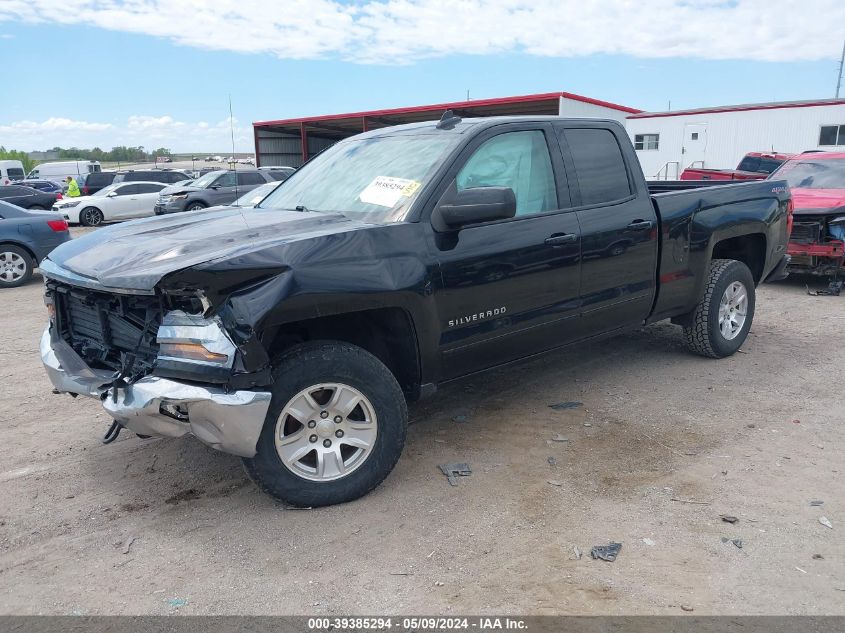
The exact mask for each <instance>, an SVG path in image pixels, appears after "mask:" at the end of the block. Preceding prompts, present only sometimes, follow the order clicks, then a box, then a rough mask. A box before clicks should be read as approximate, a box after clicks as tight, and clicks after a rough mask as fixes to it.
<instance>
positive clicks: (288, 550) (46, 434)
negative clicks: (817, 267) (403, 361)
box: [0, 276, 845, 615]
mask: <svg viewBox="0 0 845 633" xmlns="http://www.w3.org/2000/svg"><path fill="white" fill-rule="evenodd" d="M804 283H805V280H788V281H787V282H785V283H781V284H778V285H768V286H765V287H763V288H762V289H760V291H759V295H758V304H757V309H758V313H757V317H756V319H755V323H754V327H753V329H752V333H751V335H750V337H749V339H748V342H747V343H746V345H745V346H744V348H743V350H742V351H741V353H739V354H737V355H735V356H734V357H732V358H728V359H724V360H721V361H714V360H707V359H702V358H698V357H695V356H692V355H690V354H688V353H687V352H686V351H685V350H684V348H683V344H682V339H681V335H680V331H679V329H678V328H676V327H674V326H671V325H669V324H658V325H656V326H651V327H648V328H645V329H643V330H641V331H638V332H635V333H633V334H631V335H629V336H627V337H624V338H619V339H614V340H608V341H604V342H601V343H598V344H592V345H585V346H581V347H578V348H574V349H571V350H569V351H567V352H561V353H553V354H550V355H547V356H545V357H544V358H541V359H538V360H535V361H533V362H530V363H526V364H522V365H519V366H517V367H513V368H509V369H506V370H500V371H497V372H493V373H490V374H487V375H485V376H484V377H480V378H476V379H474V380H470V381H466V382H463V383H459V384H454V385H451V386H449V387H446V388H444V389H442V390H441V392H440V393H439V394H438V396H437V397H436V398H434V399H433V400H430V401H427V402H424V403H420V404H418V405H415V406H414V407H413V408H412V410H411V415H412V421H413V423H414V424H413V425H412V427H411V429H410V432H409V437H408V444H407V447H406V449H405V452H404V455H403V457H402V459H401V460H400V462H399V465H398V466H397V468H396V470H395V471H394V472H393V474H392V475H391V476H390V477H389V478H388V479H387V481H386V482H385V483H384V484H383V485H382V486H381V487H380V488H378V489H377V490H376V491H375V492H373V493H372V494H370V495H369V496H367V497H365V498H364V499H361V500H359V501H356V502H354V503H350V504H346V505H343V506H336V507H331V508H326V509H321V510H310V511H309V510H290V509H286V508H284V507H282V506H281V505H279V504H278V503H276V502H274V501H273V500H271V499H270V498H268V497H266V496H264V495H262V494H260V493H258V492H257V491H256V490H255V488H254V487H253V486H252V485H251V484H250V483H249V481H248V480H247V479H246V476H245V475H244V472H243V470H242V468H241V464H240V461H239V460H238V459H237V458H235V457H232V456H229V455H224V454H220V453H217V452H215V451H213V450H211V449H209V448H206V447H205V446H203V445H202V444H200V443H199V442H197V441H195V440H191V439H189V438H183V439H179V440H163V439H147V440H142V439H139V438H137V437H135V436H133V435H131V434H130V433H124V434H123V435H122V436H121V437H120V440H119V441H118V442H116V443H115V444H112V445H110V446H103V445H102V444H100V441H99V438H100V436H101V435H102V433H103V432H104V431H105V430H106V427H107V423H108V421H109V420H108V418H107V417H106V415H105V414H104V413H103V412H102V410H101V408H100V406H99V404H97V403H96V402H93V401H90V400H86V399H82V398H78V399H75V400H74V399H72V398H70V397H69V396H54V395H51V394H50V385H49V383H48V381H47V378H46V376H45V375H44V372H43V370H42V369H41V366H40V361H39V358H38V353H37V343H38V338H39V335H40V333H41V330H42V329H43V326H44V322H45V318H46V315H45V311H44V307H43V305H42V301H41V280H40V278H38V277H37V276H36V279H34V280H33V281H32V282H31V283H30V284H28V285H27V286H25V287H23V288H18V289H15V290H6V291H3V292H2V299H0V305H2V307H3V309H2V310H0V384H2V390H0V425H2V431H3V438H4V440H3V452H2V455H3V465H2V466H0V613H4V614H9V613H14V614H168V613H181V614H318V615H320V614H351V613H355V614H361V613H370V614H372V613H453V614H457V613H461V614H483V613H493V612H498V613H502V612H506V613H512V614H540V615H542V614H680V613H684V612H686V611H687V610H688V609H694V611H695V614H840V615H843V614H845V564H843V563H845V538H843V534H845V532H844V531H845V485H843V476H842V470H843V459H842V448H843V439H845V429H843V424H842V422H843V420H842V413H843V407H842V396H841V393H842V385H843V378H845V372H843V367H845V310H843V306H845V297H818V298H816V297H810V296H807V295H806V294H805V292H804ZM811 283H812V280H811ZM563 401H577V402H581V403H583V405H582V406H580V407H578V408H575V409H570V410H561V411H557V410H553V409H551V408H549V406H548V405H549V404H552V403H557V402H563ZM556 436H562V437H564V438H566V440H567V441H553V440H552V438H553V437H556ZM558 439H560V438H558ZM550 458H554V459H550ZM455 461H466V462H469V463H470V464H471V466H472V470H473V473H472V475H471V476H470V477H465V478H461V479H460V480H459V485H458V486H457V487H451V486H449V485H448V483H447V481H446V478H445V477H444V476H443V475H442V474H440V472H439V471H438V469H437V465H438V464H440V463H444V462H455ZM550 462H554V464H553V465H552V464H551V463H550ZM814 500H818V501H821V502H823V505H820V506H814V505H811V501H814ZM722 514H728V515H733V516H735V517H737V518H738V522H736V523H734V524H730V523H726V522H724V521H722V520H721V519H720V515H722ZM823 516H824V517H827V519H829V521H830V523H831V525H832V526H833V527H832V529H831V528H829V527H826V526H825V525H823V524H822V523H821V522H820V521H819V519H820V517H823ZM725 539H728V540H727V542H725ZM731 539H740V540H741V545H742V547H741V548H740V547H738V546H737V545H735V544H734V543H733V542H732V540H731ZM611 541H618V542H621V543H622V544H623V546H622V550H621V553H620V554H619V557H618V558H617V559H616V561H615V562H613V563H609V562H603V561H597V560H592V559H591V558H590V556H589V550H590V547H591V546H593V545H596V544H604V543H608V542H611ZM576 548H577V549H578V550H580V552H582V553H583V556H581V557H580V558H578V556H577V555H576V553H575V551H576ZM682 605H683V607H684V610H683V611H682V608H681V607H682Z"/></svg>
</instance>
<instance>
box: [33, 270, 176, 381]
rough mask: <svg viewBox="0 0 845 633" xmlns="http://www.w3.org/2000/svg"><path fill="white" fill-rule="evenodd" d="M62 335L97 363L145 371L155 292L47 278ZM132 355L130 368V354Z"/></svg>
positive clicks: (158, 310) (153, 352)
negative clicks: (124, 291) (111, 290)
mask: <svg viewBox="0 0 845 633" xmlns="http://www.w3.org/2000/svg"><path fill="white" fill-rule="evenodd" d="M47 290H48V292H49V293H50V294H51V296H52V297H53V301H54V303H55V308H56V325H57V327H58V329H59V332H60V333H61V337H62V338H63V339H64V340H65V341H66V342H67V343H68V344H69V345H70V346H71V347H72V348H73V349H74V351H76V353H77V354H79V355H80V356H81V357H82V358H83V359H84V360H85V362H86V363H88V364H89V365H90V366H91V367H93V368H97V369H111V370H115V371H117V370H121V369H126V370H128V371H129V372H130V373H132V374H136V373H138V372H143V373H147V372H148V371H149V370H150V369H151V368H152V365H153V363H154V362H155V359H156V356H157V355H158V343H156V334H157V333H158V326H159V325H160V324H161V317H162V314H163V306H162V304H161V301H160V299H159V298H158V297H151V296H135V295H119V294H116V295H112V294H107V293H103V292H96V291H93V290H88V289H86V288H79V287H76V286H68V285H65V284H60V283H56V282H53V281H49V282H48V283H47ZM130 356H132V357H134V363H133V366H132V367H131V369H130V368H129V367H128V362H127V361H128V360H129V357H130Z"/></svg>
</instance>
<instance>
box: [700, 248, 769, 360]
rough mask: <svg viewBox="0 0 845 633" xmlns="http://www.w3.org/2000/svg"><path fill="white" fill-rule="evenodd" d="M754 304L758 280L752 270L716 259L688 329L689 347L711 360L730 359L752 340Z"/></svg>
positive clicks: (740, 263)
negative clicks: (756, 281) (749, 337)
mask: <svg viewBox="0 0 845 633" xmlns="http://www.w3.org/2000/svg"><path fill="white" fill-rule="evenodd" d="M754 304H755V294H754V277H753V276H752V274H751V271H750V270H749V269H748V266H746V265H745V264H743V263H742V262H738V261H736V260H733V259H714V260H713V261H712V262H711V263H710V271H709V276H708V279H707V284H706V286H705V287H704V296H703V297H702V299H701V302H700V303H699V304H698V306H696V308H695V310H694V311H693V313H692V315H690V320H689V322H688V323H687V325H685V326H684V337H685V338H686V342H687V347H689V349H690V350H691V351H693V352H695V353H696V354H701V355H702V356H708V357H710V358H724V357H725V356H730V355H731V354H733V353H734V352H736V351H737V350H738V349H739V348H740V347H742V344H743V343H744V342H745V339H746V337H747V336H748V331H749V330H750V329H751V321H752V319H753V318H754Z"/></svg>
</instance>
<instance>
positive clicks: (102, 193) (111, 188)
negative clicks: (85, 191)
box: [91, 183, 121, 196]
mask: <svg viewBox="0 0 845 633" xmlns="http://www.w3.org/2000/svg"><path fill="white" fill-rule="evenodd" d="M120 184H121V183H117V184H114V185H109V186H108V187H103V188H102V189H100V190H99V191H95V192H94V193H92V194H91V195H92V196H107V195H109V194H110V193H111V192H112V191H114V190H115V189H117V187H118V185H120Z"/></svg>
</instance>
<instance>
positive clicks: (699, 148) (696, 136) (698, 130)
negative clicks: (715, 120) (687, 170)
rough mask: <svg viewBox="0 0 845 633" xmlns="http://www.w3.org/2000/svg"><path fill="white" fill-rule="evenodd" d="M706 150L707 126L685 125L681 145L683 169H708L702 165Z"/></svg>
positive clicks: (699, 124) (704, 124)
mask: <svg viewBox="0 0 845 633" xmlns="http://www.w3.org/2000/svg"><path fill="white" fill-rule="evenodd" d="M706 150H707V124H706V123H686V124H685V125H684V139H683V141H682V145H681V154H682V155H683V160H682V161H681V164H682V165H683V166H684V167H700V168H704V167H709V165H705V164H704V155H705V153H706Z"/></svg>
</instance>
